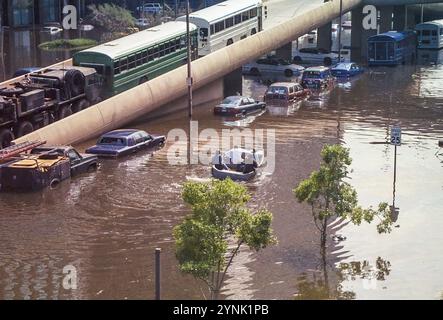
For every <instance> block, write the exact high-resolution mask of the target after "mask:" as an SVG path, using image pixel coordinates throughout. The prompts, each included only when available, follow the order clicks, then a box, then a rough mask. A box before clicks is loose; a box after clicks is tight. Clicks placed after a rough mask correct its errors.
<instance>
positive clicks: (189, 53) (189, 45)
mask: <svg viewBox="0 0 443 320" xmlns="http://www.w3.org/2000/svg"><path fill="white" fill-rule="evenodd" d="M186 39H187V64H188V77H187V79H186V83H187V85H188V115H189V118H192V71H191V33H190V28H189V0H187V1H186Z"/></svg>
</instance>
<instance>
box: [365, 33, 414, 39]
mask: <svg viewBox="0 0 443 320" xmlns="http://www.w3.org/2000/svg"><path fill="white" fill-rule="evenodd" d="M414 34H415V33H414V32H413V31H401V32H398V31H388V32H384V33H380V34H377V35H375V36H372V37H369V38H368V41H386V40H394V41H401V40H403V39H406V38H408V37H410V36H412V35H414Z"/></svg>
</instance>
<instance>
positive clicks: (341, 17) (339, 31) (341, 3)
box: [338, 0, 343, 63]
mask: <svg viewBox="0 0 443 320" xmlns="http://www.w3.org/2000/svg"><path fill="white" fill-rule="evenodd" d="M342 20H343V0H340V20H339V23H338V63H340V62H341V28H342V26H341V25H342V23H343V21H342Z"/></svg>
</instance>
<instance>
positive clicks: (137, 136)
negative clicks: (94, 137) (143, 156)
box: [86, 129, 166, 158]
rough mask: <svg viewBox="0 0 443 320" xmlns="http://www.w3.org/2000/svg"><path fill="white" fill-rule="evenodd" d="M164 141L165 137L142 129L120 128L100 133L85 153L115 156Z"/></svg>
mask: <svg viewBox="0 0 443 320" xmlns="http://www.w3.org/2000/svg"><path fill="white" fill-rule="evenodd" d="M165 141H166V137H165V136H162V135H151V134H148V133H147V132H145V131H143V130H136V129H120V130H114V131H111V132H108V133H106V134H104V135H102V136H101V137H100V138H99V139H98V141H97V144H96V145H94V146H92V147H90V148H88V149H87V150H86V153H89V154H95V155H97V156H99V157H111V158H117V157H120V156H125V155H128V154H131V153H135V152H137V151H139V150H140V149H143V148H153V147H157V146H162V145H164V143H165Z"/></svg>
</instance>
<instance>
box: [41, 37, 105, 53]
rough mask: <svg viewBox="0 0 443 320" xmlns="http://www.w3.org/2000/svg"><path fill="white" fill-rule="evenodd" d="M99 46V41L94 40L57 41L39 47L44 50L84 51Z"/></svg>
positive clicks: (44, 43)
mask: <svg viewBox="0 0 443 320" xmlns="http://www.w3.org/2000/svg"><path fill="white" fill-rule="evenodd" d="M95 45H97V41H95V40H93V39H84V38H78V39H57V40H53V41H48V42H43V43H41V44H40V45H39V46H38V47H39V48H40V49H42V50H46V51H53V50H83V49H87V48H90V47H93V46H95Z"/></svg>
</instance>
